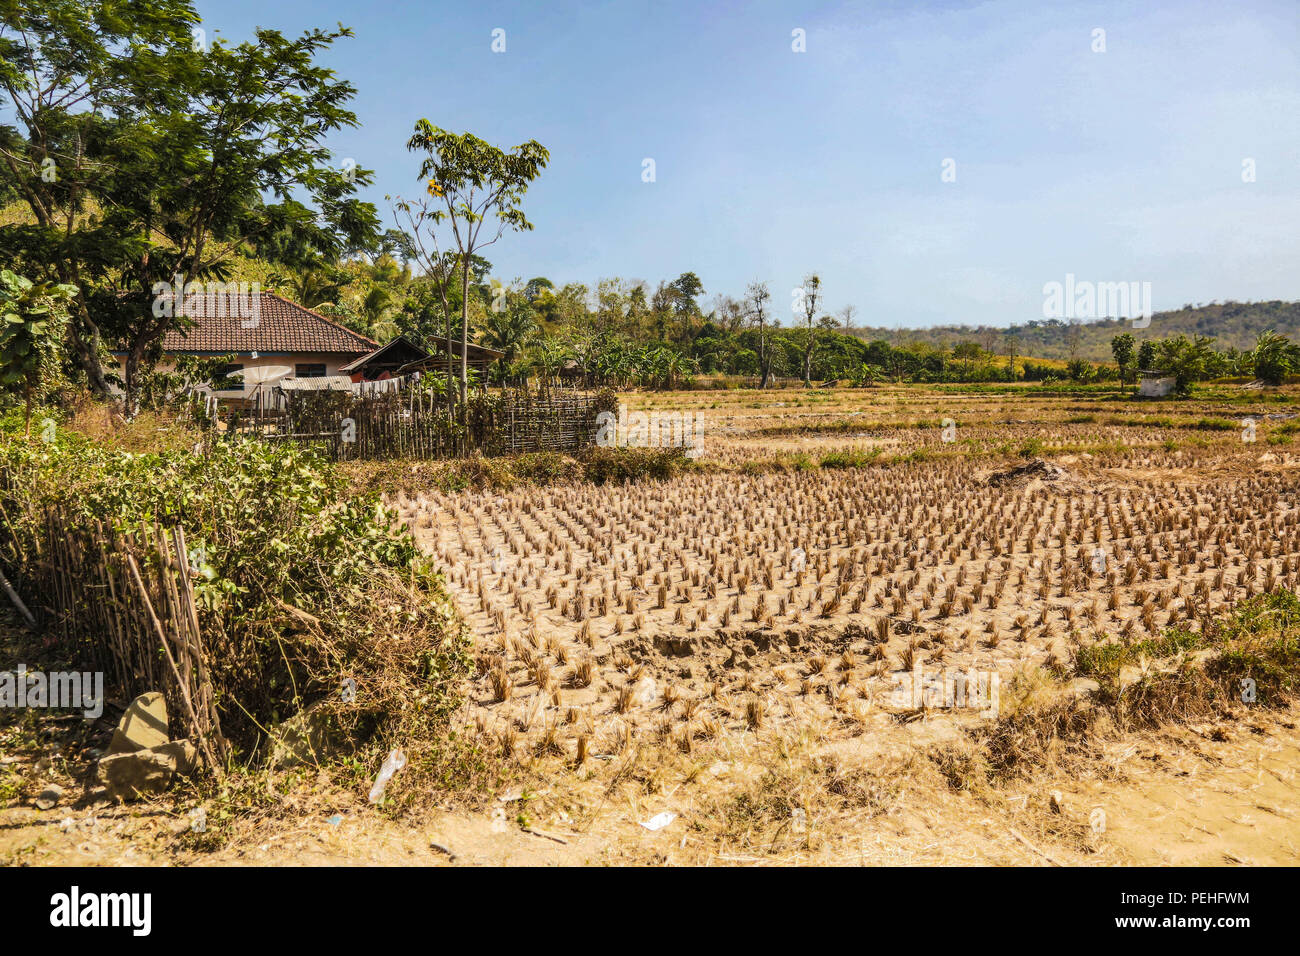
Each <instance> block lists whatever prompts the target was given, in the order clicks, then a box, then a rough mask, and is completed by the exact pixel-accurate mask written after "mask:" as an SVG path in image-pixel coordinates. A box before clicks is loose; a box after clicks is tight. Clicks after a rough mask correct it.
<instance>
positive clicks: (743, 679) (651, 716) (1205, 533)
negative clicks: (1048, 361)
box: [395, 392, 1300, 761]
mask: <svg viewBox="0 0 1300 956" xmlns="http://www.w3.org/2000/svg"><path fill="white" fill-rule="evenodd" d="M749 395H750V396H751V397H752V395H753V393H749ZM796 395H797V393H796ZM911 395H912V396H913V397H914V396H915V392H913V393H911ZM771 397H772V396H769V395H764V396H761V398H762V399H763V400H764V401H766V400H769V399H770V398H771ZM947 397H948V396H944V398H947ZM848 398H849V399H850V400H856V399H857V395H850V396H848ZM930 398H931V400H932V401H933V400H934V398H935V396H930ZM688 399H690V400H693V401H696V402H697V403H699V402H707V401H712V400H713V399H712V397H709V396H706V397H705V398H704V399H700V398H698V397H695V396H688ZM840 401H841V403H842V401H843V400H840ZM976 401H978V402H979V403H980V404H979V406H978V410H977V408H976V405H975V404H974V403H973V402H969V400H968V404H967V406H966V411H965V414H964V416H963V417H964V418H965V420H966V421H967V422H968V424H967V425H966V426H965V429H966V431H968V432H973V433H975V434H976V435H977V436H979V437H980V440H983V441H988V442H993V443H999V442H1000V443H1008V442H1021V441H1023V440H1024V439H1025V438H1026V437H1027V434H1028V433H1027V431H1026V428H1025V426H1024V424H1023V422H1018V423H1013V424H1003V423H1002V422H1001V421H999V416H1001V415H1003V414H1005V410H1004V409H1003V408H1002V407H1001V406H1002V404H1003V403H1005V402H1006V401H1007V400H1006V399H1005V398H1003V397H995V398H994V399H986V398H984V397H982V396H981V397H979V398H978V399H977V400H976ZM1017 401H1019V402H1020V404H1019V405H1017V406H1015V407H1016V408H1018V409H1019V410H1020V414H1022V415H1025V417H1026V418H1029V417H1036V418H1038V419H1040V420H1041V422H1042V428H1043V430H1044V433H1045V434H1047V433H1050V434H1052V435H1055V436H1056V440H1057V441H1058V443H1061V444H1066V443H1073V444H1074V445H1075V446H1077V445H1078V444H1079V443H1081V442H1086V441H1094V442H1096V441H1102V440H1104V439H1105V436H1104V435H1101V434H1099V433H1098V426H1097V425H1096V424H1095V423H1094V422H1075V423H1064V422H1061V421H1056V422H1053V421H1052V419H1051V416H1052V414H1054V413H1055V414H1056V415H1057V416H1060V415H1062V414H1065V415H1068V414H1070V413H1069V412H1068V411H1067V410H1066V409H1062V408H1060V407H1059V406H1060V405H1061V404H1062V402H1058V403H1057V405H1058V407H1057V408H1056V409H1051V408H1050V403H1044V404H1039V405H1027V404H1025V403H1024V400H1023V399H1017ZM1078 401H1079V400H1078V399H1066V400H1063V402H1065V403H1070V404H1077V403H1078ZM656 407H657V406H656ZM678 407H681V406H680V403H679V404H678ZM1161 407H1162V409H1166V408H1168V407H1169V406H1168V405H1165V406H1161ZM933 408H934V406H933V404H932V405H931V417H937V416H935V414H934V412H933ZM1045 408H1046V411H1045ZM1178 408H1179V411H1180V412H1182V411H1183V409H1182V408H1181V407H1178ZM840 412H841V410H840V409H837V410H835V411H833V412H832V413H831V414H832V417H834V416H837V415H839V414H840ZM1013 412H1014V409H1013ZM766 414H767V413H766V410H764V416H763V417H764V418H765V417H766ZM1097 414H1098V415H1109V414H1114V413H1113V412H1111V411H1109V410H1107V411H1105V412H1099V413H1097ZM1165 414H1168V412H1165ZM1193 414H1195V411H1194V410H1193ZM727 415H729V416H730V419H731V423H730V425H729V426H728V427H734V428H738V429H739V431H738V432H737V437H736V443H737V445H738V444H741V443H748V444H754V445H758V446H761V445H762V443H763V442H764V441H766V440H768V439H767V437H766V429H768V428H769V427H771V426H770V423H767V422H763V421H761V420H755V418H754V416H749V415H745V414H744V413H743V411H741V410H740V409H732V411H731V412H729V413H727ZM977 415H979V416H982V418H979V417H976V416H977ZM1044 416H1046V417H1044ZM723 417H726V415H724V416H723ZM954 417H956V416H954ZM1261 420H1264V419H1263V417H1262V415H1261ZM1103 427H1104V426H1103ZM1069 429H1073V430H1074V431H1075V434H1073V435H1067V436H1066V437H1065V438H1062V437H1061V435H1062V433H1063V431H1067V430H1069ZM1130 431H1132V429H1130ZM1165 432H1168V433H1170V434H1177V435H1178V436H1179V437H1180V438H1181V439H1184V440H1186V439H1187V438H1188V436H1189V430H1188V429H1185V428H1179V427H1178V424H1177V423H1175V424H1174V425H1173V426H1171V427H1163V426H1162V427H1160V428H1158V429H1157V434H1156V435H1155V436H1152V437H1151V439H1150V440H1149V441H1146V442H1135V441H1131V440H1130V441H1129V442H1126V443H1125V447H1123V448H1120V449H1117V450H1116V449H1104V450H1102V451H1099V452H1098V454H1097V455H1096V456H1094V455H1093V454H1090V453H1087V452H1083V453H1076V454H1070V455H1058V456H1056V457H1055V461H1056V462H1057V463H1058V465H1059V467H1056V466H1053V467H1049V468H1047V469H1041V468H1039V469H1034V468H1031V469H1028V471H1027V473H1025V474H1021V475H1017V476H1012V477H1007V478H1005V479H1000V478H999V475H1000V474H1002V473H1004V472H1005V471H1006V469H1008V468H1009V467H1011V466H1014V464H1015V462H1014V461H1011V462H1008V461H1006V460H1003V461H991V460H977V459H975V458H973V457H970V456H967V455H965V454H962V453H961V452H960V451H957V453H954V454H947V455H944V454H940V455H937V456H936V457H935V458H934V459H933V460H912V461H898V462H894V463H890V464H887V465H867V466H865V467H857V468H843V469H832V468H812V469H807V470H798V469H796V470H784V471H771V470H769V471H761V470H757V469H754V470H744V469H741V470H733V471H721V472H719V471H707V470H706V471H701V472H692V473H688V474H686V475H683V476H680V477H678V478H675V479H673V480H671V481H667V482H644V483H638V484H630V485H626V486H613V485H609V486H602V487H594V486H589V485H562V486H554V487H550V488H545V489H537V488H527V489H522V490H518V491H512V492H509V493H488V492H482V493H468V492H467V493H461V494H450V495H449V494H439V493H432V494H422V495H417V496H414V497H409V496H407V495H405V494H403V495H400V496H399V497H398V499H397V500H396V502H395V503H396V504H397V506H398V509H399V511H400V512H401V513H402V514H403V516H404V517H405V518H406V519H407V520H408V521H409V522H410V523H411V524H412V526H413V527H414V529H415V532H416V535H417V538H418V540H419V541H420V542H421V544H422V546H423V547H424V548H425V549H426V550H428V551H429V552H430V553H431V554H432V555H434V556H435V557H436V558H437V560H438V561H439V562H440V563H441V564H442V565H443V566H444V567H446V568H448V569H449V577H450V581H451V585H452V590H453V593H454V595H455V597H456V600H457V602H458V604H459V605H460V607H461V608H462V610H463V611H464V613H465V615H466V618H467V619H468V621H469V622H470V625H471V627H472V628H473V630H474V631H475V633H476V635H477V646H476V653H477V658H478V677H477V679H476V683H475V692H474V701H473V708H474V719H475V722H476V723H477V725H478V728H479V729H480V730H481V731H484V732H486V733H488V734H489V735H491V736H494V737H495V738H496V739H497V740H499V741H500V744H501V746H502V747H503V748H504V749H505V750H508V751H514V750H520V751H526V752H531V753H547V752H550V753H554V754H556V755H565V756H567V757H570V758H577V759H578V760H579V761H581V760H583V759H585V757H586V756H587V755H588V754H600V755H610V754H616V753H619V752H621V751H622V750H623V749H624V748H625V747H626V746H627V745H628V744H629V743H630V742H631V741H632V740H634V739H637V738H638V735H640V734H642V733H644V732H650V733H653V734H655V735H656V737H657V739H660V740H663V741H664V742H666V743H667V742H671V743H672V744H674V745H675V746H676V747H677V748H678V749H680V750H681V751H683V752H687V753H689V752H691V751H692V749H693V748H694V747H696V746H697V745H698V744H699V743H700V742H701V741H707V740H710V739H714V738H716V737H717V735H718V734H720V733H733V732H734V733H744V732H746V731H752V730H755V729H758V728H762V727H775V728H778V729H787V730H794V729H797V728H807V727H814V726H815V727H819V728H823V729H824V730H825V732H826V733H828V734H831V735H836V734H839V735H842V736H847V737H852V736H856V735H858V734H860V733H861V732H862V729H863V728H864V727H865V726H866V725H867V723H868V722H869V721H871V720H872V719H874V718H875V717H877V716H879V715H880V714H881V713H882V712H892V713H894V714H896V715H897V714H899V712H900V710H901V711H906V710H907V709H909V706H903V705H900V704H899V701H898V700H897V698H896V697H895V696H894V695H893V693H892V692H893V691H894V690H895V689H896V687H897V683H896V680H895V678H894V676H893V674H894V673H895V672H899V671H908V670H912V669H914V668H916V667H920V668H921V669H922V671H923V672H924V673H926V674H933V673H935V672H942V671H946V672H947V673H948V674H949V676H950V678H951V675H952V674H953V673H955V672H956V671H961V672H968V671H970V670H974V671H975V672H977V673H979V674H990V673H993V672H996V673H998V674H999V675H1001V679H1002V680H1003V681H1006V680H1007V679H1009V678H1010V677H1011V676H1012V674H1013V673H1014V672H1015V671H1016V670H1017V669H1018V668H1022V667H1025V666H1026V665H1028V666H1047V667H1049V668H1050V667H1052V666H1054V665H1057V664H1059V665H1061V666H1062V667H1064V666H1065V665H1066V664H1067V662H1068V661H1069V660H1070V659H1071V657H1072V655H1073V654H1074V651H1075V650H1076V649H1077V647H1078V644H1079V641H1080V640H1083V641H1092V640H1096V639H1108V640H1141V639H1144V638H1147V637H1151V636H1156V635H1158V634H1160V633H1162V632H1163V630H1164V629H1165V628H1168V627H1170V626H1175V625H1184V626H1188V627H1192V628H1196V627H1198V626H1199V622H1200V620H1201V619H1202V618H1203V617H1205V616H1206V615H1216V614H1218V613H1220V612H1221V611H1222V609H1223V607H1224V606H1225V605H1228V604H1231V603H1233V602H1234V601H1237V600H1240V599H1242V598H1244V597H1246V596H1248V595H1250V594H1253V593H1259V592H1260V591H1261V590H1268V589H1271V588H1273V587H1274V586H1287V587H1295V586H1296V584H1297V581H1298V580H1300V510H1297V505H1296V498H1295V488H1296V472H1295V470H1294V466H1295V459H1294V457H1293V456H1291V455H1289V454H1287V453H1286V451H1287V450H1286V449H1285V447H1279V448H1276V449H1270V448H1269V447H1268V446H1266V445H1264V444H1262V443H1261V444H1256V445H1243V444H1242V442H1241V441H1240V438H1239V436H1238V435H1237V434H1236V432H1235V431H1234V432H1231V433H1229V434H1227V435H1226V436H1225V435H1222V434H1221V433H1220V432H1216V431H1214V430H1213V429H1210V430H1209V431H1208V432H1207V433H1206V434H1205V435H1204V436H1203V437H1202V438H1201V439H1198V440H1197V442H1196V443H1194V444H1193V446H1192V447H1191V448H1190V449H1187V450H1183V449H1176V448H1171V447H1169V446H1166V445H1165V444H1164V442H1166V441H1167V439H1166V438H1163V437H1161V435H1162V434H1163V433H1165ZM906 434H907V433H906V432H905V433H904V437H906ZM1261 434H1262V433H1261ZM819 437H820V438H824V439H826V440H827V442H828V444H827V447H828V448H838V447H842V446H843V445H844V444H845V443H844V441H843V438H842V436H841V437H840V440H839V442H838V443H836V442H834V441H833V440H832V438H833V437H834V436H825V435H821V436H819ZM915 444H916V443H914V447H913V449H911V450H914V448H915ZM737 445H733V446H730V447H728V448H726V449H724V450H722V451H721V453H720V454H719V457H720V458H724V459H725V458H726V457H728V456H732V455H734V454H735V453H736V451H735V449H736V447H737ZM906 450H909V449H904V451H906ZM1045 453H1047V454H1050V448H1048V449H1045ZM750 457H751V459H752V456H750ZM959 716H960V718H961V719H976V716H975V713H974V712H973V711H971V712H969V713H965V714H961V715H959Z"/></svg>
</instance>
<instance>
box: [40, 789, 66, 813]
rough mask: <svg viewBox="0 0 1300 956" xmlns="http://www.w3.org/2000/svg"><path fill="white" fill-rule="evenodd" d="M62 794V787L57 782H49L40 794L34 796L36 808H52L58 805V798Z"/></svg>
mask: <svg viewBox="0 0 1300 956" xmlns="http://www.w3.org/2000/svg"><path fill="white" fill-rule="evenodd" d="M61 796H63V788H62V787H60V786H59V785H58V784H57V783H52V784H49V785H48V786H47V787H46V788H45V789H44V790H42V791H41V792H40V795H39V796H37V798H36V809H38V810H53V809H54V808H55V807H56V806H58V805H59V798H60V797H61Z"/></svg>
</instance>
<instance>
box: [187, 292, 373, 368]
mask: <svg viewBox="0 0 1300 956" xmlns="http://www.w3.org/2000/svg"><path fill="white" fill-rule="evenodd" d="M259 306H260V309H259V313H258V315H257V317H256V324H254V325H253V326H252V328H244V326H245V325H246V324H251V323H252V321H253V320H252V319H251V318H249V317H245V316H240V315H235V316H215V317H212V316H209V317H202V318H194V319H191V321H193V322H194V323H195V325H194V326H193V327H192V328H189V329H172V330H171V331H169V332H168V333H167V334H166V335H165V336H163V351H164V352H215V353H219V354H226V353H229V352H234V353H247V352H335V353H344V354H347V355H365V354H367V353H369V352H373V351H374V350H375V349H377V348H379V343H378V342H376V341H374V340H373V339H368V338H366V337H365V336H364V335H359V334H358V333H356V332H353V331H352V330H351V329H347V328H344V327H343V326H341V325H339V324H338V323H337V322H333V321H331V320H329V319H327V318H325V316H323V315H320V314H319V313H316V312H313V311H312V310H311V309H308V308H304V307H303V306H301V305H298V304H297V303H296V302H290V301H289V300H288V299H285V298H282V297H281V296H278V295H276V294H275V293H274V292H263V293H261V298H260V301H259Z"/></svg>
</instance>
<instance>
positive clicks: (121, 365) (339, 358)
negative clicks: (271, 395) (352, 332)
mask: <svg viewBox="0 0 1300 956" xmlns="http://www.w3.org/2000/svg"><path fill="white" fill-rule="evenodd" d="M356 357H357V356H356V355H349V354H341V353H336V352H335V353H324V352H293V353H288V354H286V353H268V352H258V353H257V358H253V357H252V356H251V355H236V356H235V358H234V361H233V362H232V363H231V364H233V365H242V366H244V368H246V369H249V368H270V367H272V366H276V365H281V366H284V365H287V366H289V368H290V369H294V368H295V367H296V366H298V365H300V364H301V365H308V364H311V365H321V364H323V365H324V366H325V374H326V375H338V374H339V367H340V366H343V365H347V364H348V363H349V362H351V361H353V360H354V359H356ZM175 367H176V363H175V362H174V361H173V360H172V359H171V356H170V355H164V356H163V358H162V360H161V361H159V363H158V365H157V370H158V371H159V372H170V371H171V370H172V369H174V368H175ZM117 374H118V375H123V376H124V375H125V374H126V359H125V357H119V358H118V360H117ZM296 377H297V375H296V374H295V373H294V372H290V373H289V374H288V375H287V376H286V378H296ZM119 391H120V390H119ZM250 392H251V389H247V390H239V391H236V390H230V389H223V390H222V391H219V392H216V393H215V394H216V396H217V397H218V398H230V399H238V398H246V397H248V395H249V393H250Z"/></svg>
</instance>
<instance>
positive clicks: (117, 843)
mask: <svg viewBox="0 0 1300 956" xmlns="http://www.w3.org/2000/svg"><path fill="white" fill-rule="evenodd" d="M1297 721H1300V708H1297V709H1293V710H1291V711H1289V712H1287V713H1284V714H1281V715H1278V716H1276V717H1273V718H1261V719H1259V720H1257V721H1255V722H1254V723H1253V724H1250V725H1236V726H1235V727H1233V728H1231V729H1229V730H1228V731H1227V732H1226V733H1225V732H1224V728H1223V727H1204V728H1186V729H1181V730H1177V731H1170V732H1164V733H1160V734H1146V735H1139V736H1134V737H1131V738H1128V739H1126V740H1124V741H1123V742H1122V743H1117V744H1115V745H1114V746H1113V747H1111V748H1109V750H1108V752H1107V753H1106V755H1105V757H1104V759H1103V761H1102V763H1103V764H1104V766H1100V767H1099V768H1098V769H1099V770H1102V771H1104V776H1097V777H1096V778H1089V779H1086V780H1079V779H1070V778H1067V777H1063V776H1061V777H1044V778H1041V779H1037V780H1035V781H1033V782H1032V783H1028V782H1026V783H1023V784H1019V785H1015V786H1010V787H1005V788H999V789H997V790H994V791H992V792H991V793H988V794H985V795H983V796H982V797H976V796H972V795H971V794H968V793H962V792H957V791H952V790H949V789H947V788H934V787H925V786H911V782H910V781H908V780H906V779H900V781H899V782H900V784H901V791H900V795H899V798H898V799H897V801H896V802H894V803H893V804H892V805H891V809H890V810H889V812H887V813H884V814H881V815H874V816H873V815H866V814H864V815H862V816H861V817H858V818H854V817H848V818H843V819H839V820H837V821H834V822H832V821H826V822H825V823H824V824H822V823H820V822H819V821H815V820H813V821H810V827H811V828H812V829H815V830H817V831H818V839H817V840H816V841H810V842H805V841H803V840H790V839H789V838H788V835H786V834H778V835H777V837H776V838H774V839H773V840H772V841H771V843H770V844H769V843H767V842H766V840H765V841H764V842H763V844H762V845H760V846H751V847H748V848H746V849H737V848H736V847H734V846H727V845H720V843H719V841H718V840H717V839H715V837H714V836H713V835H712V833H711V830H710V824H711V823H712V822H713V821H712V820H711V819H710V818H709V816H708V814H709V812H710V808H712V807H715V806H716V804H715V803H714V802H713V801H712V800H711V798H712V797H713V796H715V795H716V794H715V791H716V790H718V789H719V788H725V787H727V786H733V785H735V784H736V782H737V781H735V780H728V777H729V776H737V777H739V776H743V768H742V767H741V766H740V765H739V764H738V765H737V766H736V767H735V768H732V771H728V770H727V769H726V768H724V769H723V770H722V771H720V772H719V773H718V775H717V776H716V777H715V778H712V779H710V778H709V777H708V776H707V775H705V776H702V777H700V778H697V779H696V780H694V781H689V782H682V783H679V784H678V785H676V786H674V787H670V788H668V789H667V790H665V791H664V792H663V793H660V794H657V795H653V796H652V797H648V798H647V799H646V800H645V801H644V803H639V804H636V805H633V804H632V803H631V802H628V801H624V800H619V799H611V800H609V801H606V802H605V803H604V804H603V805H602V806H601V808H600V810H599V812H598V813H596V814H594V815H593V816H592V818H591V819H590V820H589V821H588V823H587V824H584V825H581V826H580V825H578V824H576V823H575V822H573V821H566V820H564V819H563V818H562V817H552V818H549V819H545V820H532V821H529V830H523V829H520V826H519V825H518V823H517V820H516V811H517V809H518V807H519V806H521V804H518V803H517V802H514V801H512V800H510V799H508V798H511V797H515V796H516V795H517V791H516V792H507V793H503V794H502V795H500V796H501V797H504V798H507V799H504V800H502V799H498V800H495V801H493V803H492V805H491V807H490V809H489V810H488V811H486V812H475V813H469V812H463V811H448V812H437V813H433V814H431V815H429V816H428V818H426V819H422V820H419V821H417V822H415V823H411V822H401V821H392V820H389V819H386V818H384V817H382V816H380V815H379V814H378V813H377V812H375V811H373V810H371V809H369V808H364V807H363V806H362V805H361V804H360V802H359V801H354V802H353V804H352V805H351V806H350V807H349V808H348V810H347V811H346V812H343V813H340V814H337V815H334V814H331V815H330V816H326V815H325V813H324V812H315V811H313V812H308V813H303V814H300V815H294V814H285V815H281V816H278V817H274V818H271V819H269V820H267V821H266V822H264V823H262V824H259V825H257V826H254V827H250V828H247V829H245V830H242V831H240V832H239V833H238V835H237V837H236V838H235V839H234V840H233V841H232V842H231V843H229V844H228V845H226V846H223V847H222V848H220V849H218V850H215V851H212V852H199V851H195V850H193V849H187V848H186V843H187V841H186V839H185V838H186V836H187V831H188V830H189V827H190V819H189V817H188V815H187V810H186V808H185V807H184V806H179V805H176V804H175V803H174V802H173V803H168V802H158V803H155V804H151V805H136V806H132V807H113V806H111V805H110V804H108V803H106V802H102V801H101V802H90V801H88V800H85V799H83V800H81V801H80V802H78V803H72V804H71V805H65V806H60V807H57V808H55V809H53V810H50V811H40V810H37V809H35V808H34V807H33V806H32V805H31V802H30V800H29V799H19V800H14V801H11V802H10V805H8V806H5V807H4V808H2V809H0V862H3V863H4V864H6V865H38V866H46V865H56V864H57V865H73V866H82V865H89V866H95V865H219V866H241V865H254V866H257V865H289V866H292V865H311V866H320V865H345V866H368V865H389V866H392V865H415V866H440V865H468V866H475V865H478V866H519V865H523V866H539V865H557V866H572V865H604V864H641V865H644V864H651V865H654V864H669V865H673V864H678V865H792V864H800V863H805V864H844V865H858V864H862V865H885V864H888V865H953V864H961V865H1053V864H1061V865H1115V864H1120V865H1174V866H1179V865H1210V866H1215V865H1242V864H1245V865H1279V866H1295V865H1298V864H1300V821H1298V820H1297V810H1296V808H1297V807H1300V778H1298V776H1297V768H1300V730H1298V729H1297ZM948 732H949V731H948V729H945V728H944V727H943V726H942V725H941V724H939V723H938V722H935V726H933V727H931V728H925V727H909V728H904V727H899V728H896V734H897V737H896V739H893V740H881V739H879V738H868V737H866V736H864V737H863V738H859V741H860V743H859V744H858V746H859V747H861V748H864V752H865V749H866V748H869V749H870V753H871V755H872V759H877V758H878V755H879V754H880V753H881V752H882V751H881V750H880V748H881V747H882V746H888V747H890V748H893V749H898V748H908V747H912V748H917V747H924V746H927V745H928V744H929V743H931V742H932V741H933V740H934V739H937V738H942V737H944V736H946V735H947V734H948ZM1218 737H1224V738H1226V739H1216V738H1218ZM844 746H845V745H844V744H839V745H837V747H838V748H839V749H841V750H842V749H843V748H844ZM29 769H31V770H32V772H33V773H35V771H34V768H29ZM715 769H716V768H715ZM36 775H37V776H39V774H36ZM26 789H29V790H30V787H29V788H26ZM1053 789H1055V790H1058V791H1059V792H1060V793H1061V794H1062V796H1063V798H1064V800H1063V807H1062V811H1061V812H1060V813H1056V812H1054V811H1052V810H1051V809H1050V794H1051V791H1052V790H1053ZM647 806H650V807H651V808H655V809H665V810H670V811H672V812H675V813H677V814H678V817H677V818H676V819H675V820H674V821H673V822H672V823H670V824H669V825H668V826H667V827H665V828H664V829H662V830H660V831H658V832H651V831H649V830H647V829H645V828H643V827H642V826H640V820H641V819H642V818H644V817H645V816H646V807H647ZM1099 809H1100V810H1101V811H1102V812H1103V813H1104V820H1103V821H1102V826H1101V828H1102V829H1103V830H1104V832H1102V833H1100V834H1094V833H1093V830H1094V828H1095V827H1096V826H1097V823H1098V820H1097V817H1096V815H1095V812H1096V811H1097V810H1099ZM331 818H333V819H334V822H331Z"/></svg>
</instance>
